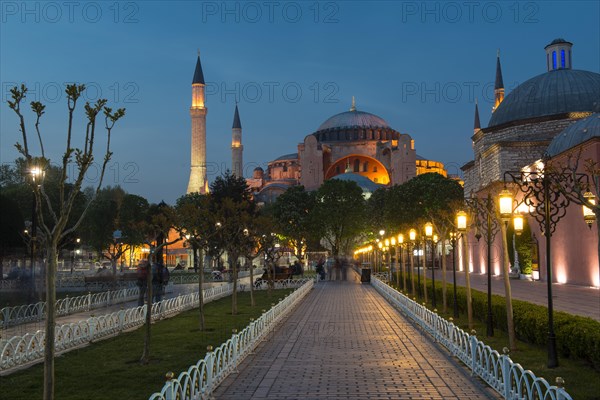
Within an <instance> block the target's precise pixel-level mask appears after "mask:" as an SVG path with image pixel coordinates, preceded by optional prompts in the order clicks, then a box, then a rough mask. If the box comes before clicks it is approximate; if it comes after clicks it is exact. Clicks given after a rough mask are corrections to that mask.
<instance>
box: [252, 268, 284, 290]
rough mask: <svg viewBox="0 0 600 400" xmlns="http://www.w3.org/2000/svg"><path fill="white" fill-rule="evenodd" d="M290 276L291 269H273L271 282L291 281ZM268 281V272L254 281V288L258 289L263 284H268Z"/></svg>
mask: <svg viewBox="0 0 600 400" xmlns="http://www.w3.org/2000/svg"><path fill="white" fill-rule="evenodd" d="M292 274H293V271H292V269H291V268H279V267H277V268H276V269H275V273H273V271H271V279H272V280H273V282H278V281H286V280H288V279H292ZM268 281H269V272H268V271H265V272H264V273H263V274H262V275H261V276H259V277H258V278H256V280H255V281H254V286H255V287H257V288H259V287H260V286H261V285H262V284H263V283H265V282H268Z"/></svg>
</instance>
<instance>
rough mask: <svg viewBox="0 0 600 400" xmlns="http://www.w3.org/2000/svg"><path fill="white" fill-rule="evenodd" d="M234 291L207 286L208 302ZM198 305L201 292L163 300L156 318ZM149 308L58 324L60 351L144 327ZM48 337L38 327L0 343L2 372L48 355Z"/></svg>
mask: <svg viewBox="0 0 600 400" xmlns="http://www.w3.org/2000/svg"><path fill="white" fill-rule="evenodd" d="M232 290H233V284H225V285H220V286H215V287H212V288H209V289H204V301H205V302H210V301H213V300H216V299H219V298H221V297H224V296H228V295H230V294H231V292H232ZM83 297H85V296H83ZM198 304H199V300H198V293H197V292H195V293H190V294H186V295H180V296H177V297H174V298H171V299H166V300H162V301H161V302H158V303H154V304H152V319H153V320H156V319H157V318H161V317H167V316H171V315H175V314H178V313H180V312H182V311H185V310H189V309H192V308H194V307H197V306H198ZM146 308H147V306H146V305H144V306H141V307H134V308H129V309H126V310H120V311H116V312H113V313H110V314H106V315H101V316H98V317H90V318H88V319H86V320H82V321H79V322H75V323H69V324H63V325H56V327H55V332H56V341H55V346H56V347H55V348H56V351H57V352H64V351H68V350H71V349H73V348H74V347H77V346H79V345H82V344H85V343H89V342H91V341H92V340H97V339H100V338H103V337H106V336H110V335H115V334H118V333H120V332H122V331H123V330H125V329H131V328H135V327H138V326H141V325H143V324H144V322H145V320H146ZM45 337H46V333H45V331H43V330H38V331H37V332H35V333H26V334H25V335H19V336H13V337H12V338H10V339H8V340H7V341H6V342H0V349H1V350H2V353H0V371H3V370H7V369H10V368H14V367H17V366H20V365H23V364H27V363H30V362H33V361H37V360H40V359H42V358H43V357H44V340H45Z"/></svg>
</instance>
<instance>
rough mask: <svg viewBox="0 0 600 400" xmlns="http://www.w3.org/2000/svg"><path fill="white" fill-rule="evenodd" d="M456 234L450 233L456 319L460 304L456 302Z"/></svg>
mask: <svg viewBox="0 0 600 400" xmlns="http://www.w3.org/2000/svg"><path fill="white" fill-rule="evenodd" d="M456 236H457V233H456V232H450V244H451V245H452V291H453V301H454V303H453V311H454V314H453V315H454V318H458V303H457V302H456Z"/></svg>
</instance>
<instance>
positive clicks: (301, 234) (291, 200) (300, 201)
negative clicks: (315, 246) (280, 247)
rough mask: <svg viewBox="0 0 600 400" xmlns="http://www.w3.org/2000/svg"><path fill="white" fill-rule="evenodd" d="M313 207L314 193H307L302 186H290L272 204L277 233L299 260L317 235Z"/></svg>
mask: <svg viewBox="0 0 600 400" xmlns="http://www.w3.org/2000/svg"><path fill="white" fill-rule="evenodd" d="M315 207H316V201H315V193H314V192H307V191H306V190H305V189H304V186H292V187H291V188H289V189H288V190H286V191H285V192H284V193H283V194H282V195H280V196H279V197H277V200H276V201H275V203H274V204H273V216H274V217H275V220H276V221H277V228H278V231H279V232H280V233H281V234H282V235H283V236H285V238H286V239H287V242H288V245H289V246H290V247H291V248H293V249H295V251H296V254H295V255H296V257H298V258H299V259H300V258H302V254H303V251H304V248H305V246H306V243H307V242H309V241H311V239H313V238H314V237H315V236H318V235H319V231H318V227H319V224H318V221H315V220H314V210H315Z"/></svg>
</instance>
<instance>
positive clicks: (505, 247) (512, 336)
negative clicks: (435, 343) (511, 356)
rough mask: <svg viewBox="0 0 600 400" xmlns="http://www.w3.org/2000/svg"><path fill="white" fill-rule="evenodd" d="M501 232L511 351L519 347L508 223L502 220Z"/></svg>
mask: <svg viewBox="0 0 600 400" xmlns="http://www.w3.org/2000/svg"><path fill="white" fill-rule="evenodd" d="M500 233H501V234H502V249H503V250H504V251H503V257H502V272H503V277H504V298H505V300H506V326H507V328H508V347H510V350H511V351H514V350H516V349H517V341H516V340H515V322H514V320H513V306H512V294H511V287H510V276H509V272H510V265H509V258H508V241H507V239H506V224H504V222H502V221H500Z"/></svg>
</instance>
